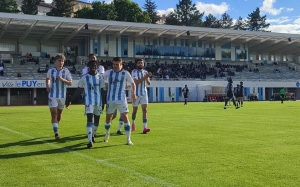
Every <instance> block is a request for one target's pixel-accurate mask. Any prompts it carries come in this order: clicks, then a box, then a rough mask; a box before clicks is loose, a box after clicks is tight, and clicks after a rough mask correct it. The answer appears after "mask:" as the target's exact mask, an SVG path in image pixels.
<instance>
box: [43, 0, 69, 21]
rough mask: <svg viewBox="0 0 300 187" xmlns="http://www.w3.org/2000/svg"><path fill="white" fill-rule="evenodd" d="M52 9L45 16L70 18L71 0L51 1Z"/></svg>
mask: <svg viewBox="0 0 300 187" xmlns="http://www.w3.org/2000/svg"><path fill="white" fill-rule="evenodd" d="M53 3H54V7H53V8H52V9H51V11H50V12H48V13H47V16H57V17H71V15H72V13H73V6H74V3H73V0H53Z"/></svg>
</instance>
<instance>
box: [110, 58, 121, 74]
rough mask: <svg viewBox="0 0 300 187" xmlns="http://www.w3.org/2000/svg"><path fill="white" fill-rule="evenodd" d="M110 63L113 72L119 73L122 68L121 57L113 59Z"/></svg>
mask: <svg viewBox="0 0 300 187" xmlns="http://www.w3.org/2000/svg"><path fill="white" fill-rule="evenodd" d="M112 61H113V69H114V71H116V72H119V71H121V70H122V68H123V64H122V58H121V57H114V58H113V60H112Z"/></svg>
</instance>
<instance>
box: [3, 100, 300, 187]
mask: <svg viewBox="0 0 300 187" xmlns="http://www.w3.org/2000/svg"><path fill="white" fill-rule="evenodd" d="M299 105H300V104H299V102H285V103H284V104H280V102H245V104H244V107H243V108H240V109H238V110H236V109H234V107H233V106H230V107H228V108H227V109H226V110H224V109H223V103H189V104H188V106H186V107H184V106H183V103H165V104H158V103H156V104H154V103H151V104H149V109H148V111H149V114H148V125H149V127H150V128H151V132H150V133H149V134H146V135H145V134H142V133H141V132H142V119H141V109H139V113H138V116H137V131H135V132H133V133H132V141H133V143H134V146H127V145H125V143H126V138H125V135H123V136H117V135H116V134H115V132H116V130H117V126H118V120H117V119H115V120H114V121H113V124H112V129H111V132H112V134H111V138H110V141H109V142H108V143H104V142H102V140H103V134H104V127H103V124H104V116H101V125H100V127H99V129H98V134H99V136H98V137H97V139H96V141H97V143H95V144H94V147H93V148H92V149H87V148H86V144H87V138H86V135H85V133H86V130H85V126H86V117H85V116H83V106H82V105H76V106H71V107H70V109H69V110H64V112H63V117H62V121H61V124H60V126H59V131H60V135H61V140H59V141H55V140H54V137H53V131H52V126H51V123H50V113H49V109H48V107H47V106H31V107H1V108H0V115H1V123H0V134H1V136H0V170H1V172H0V179H1V180H0V186H3V187H4V186H5V187H6V186H8V187H10V186H15V187H18V186H20V187H24V186H124V187H125V186H126V187H127V186H299V185H300V178H299V171H300V162H299V161H300V159H299V155H300V138H299V135H300V125H299V123H298V118H297V115H298V114H299V112H300V106H299ZM129 116H130V118H131V113H130V114H129Z"/></svg>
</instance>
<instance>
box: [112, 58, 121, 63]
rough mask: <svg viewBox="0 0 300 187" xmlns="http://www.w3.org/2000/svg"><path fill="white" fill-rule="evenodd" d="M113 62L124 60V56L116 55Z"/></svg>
mask: <svg viewBox="0 0 300 187" xmlns="http://www.w3.org/2000/svg"><path fill="white" fill-rule="evenodd" d="M113 62H122V58H121V57H114V58H113Z"/></svg>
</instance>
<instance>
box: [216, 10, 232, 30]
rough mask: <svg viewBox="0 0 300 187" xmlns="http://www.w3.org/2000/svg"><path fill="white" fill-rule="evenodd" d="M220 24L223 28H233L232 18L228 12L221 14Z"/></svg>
mask: <svg viewBox="0 0 300 187" xmlns="http://www.w3.org/2000/svg"><path fill="white" fill-rule="evenodd" d="M219 24H220V26H221V28H223V29H230V28H232V24H233V23H232V18H231V17H230V16H229V14H227V13H226V12H225V13H224V14H222V15H221V19H220V20H219Z"/></svg>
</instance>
